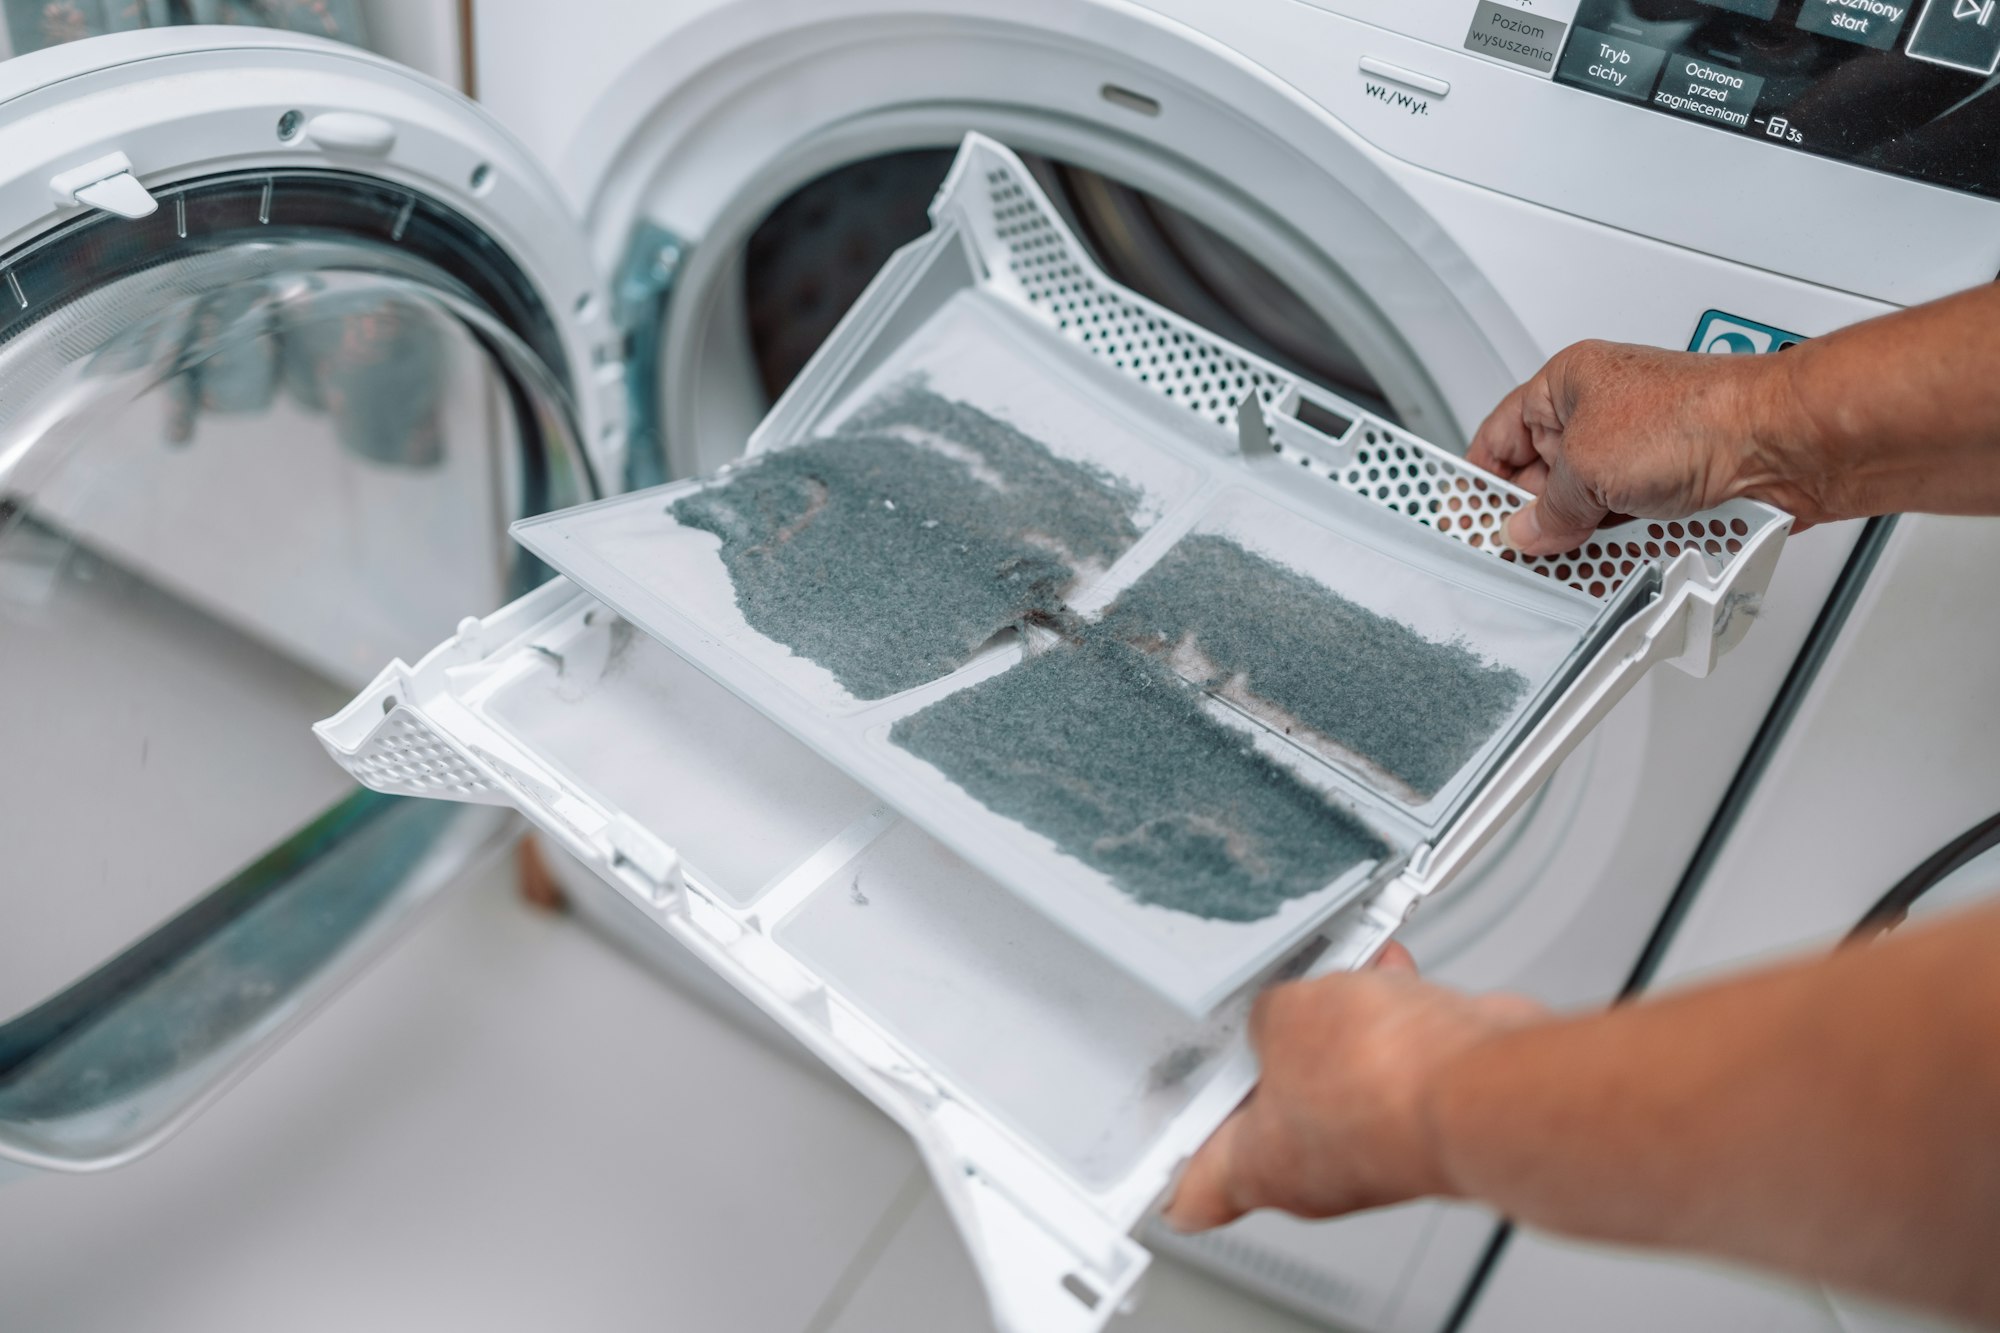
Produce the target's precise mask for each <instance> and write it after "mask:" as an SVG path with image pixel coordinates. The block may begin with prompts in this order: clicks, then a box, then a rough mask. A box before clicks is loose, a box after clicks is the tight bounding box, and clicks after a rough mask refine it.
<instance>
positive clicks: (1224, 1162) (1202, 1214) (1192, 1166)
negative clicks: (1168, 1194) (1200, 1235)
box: [1165, 1096, 1256, 1235]
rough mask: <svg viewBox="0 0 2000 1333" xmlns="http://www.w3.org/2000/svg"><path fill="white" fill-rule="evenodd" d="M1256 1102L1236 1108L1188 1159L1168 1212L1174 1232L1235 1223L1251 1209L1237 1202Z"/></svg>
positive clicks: (1252, 1100) (1185, 1231)
mask: <svg viewBox="0 0 2000 1333" xmlns="http://www.w3.org/2000/svg"><path fill="white" fill-rule="evenodd" d="M1255 1105H1256V1098H1255V1097H1254V1096H1253V1097H1252V1098H1251V1099H1250V1101H1248V1102H1245V1103H1244V1104H1243V1105H1242V1106H1239V1107H1237V1108H1236V1110H1235V1111H1234V1112H1233V1113H1232V1114H1231V1115H1230V1117H1229V1118H1228V1119H1227V1120H1225V1121H1223V1122H1222V1124H1221V1125H1220V1126H1219V1127H1217V1129H1216V1131H1215V1133H1214V1134H1212V1135H1210V1136H1209V1139H1208V1142H1206V1143H1204V1144H1202V1145H1201V1149H1200V1151H1198V1152H1196V1153H1195V1155H1194V1156H1193V1157H1192V1158H1191V1159H1189V1161H1188V1164H1187V1170H1185V1171H1183V1172H1182V1173H1181V1182H1180V1184H1179V1185H1178V1186H1177V1187H1176V1188H1175V1189H1174V1197H1173V1201H1172V1202H1171V1203H1169V1204H1168V1205H1167V1208H1166V1213H1165V1218H1166V1223H1167V1225H1168V1226H1170V1227H1172V1228H1173V1229H1174V1230H1175V1231H1178V1232H1180V1233H1182V1234H1183V1235H1186V1234H1188V1233H1191V1232H1195V1231H1207V1230H1209V1229H1210V1228H1211V1227H1219V1226H1222V1225H1224V1224H1226V1223H1229V1222H1234V1221H1235V1220H1236V1219H1237V1218H1239V1217H1241V1216H1243V1214H1244V1213H1246V1212H1248V1211H1250V1210H1249V1208H1247V1207H1245V1206H1244V1205H1243V1204H1242V1203H1240V1202H1238V1195H1239V1194H1240V1192H1241V1173H1242V1161H1241V1157H1242V1154H1243V1151H1244V1147H1245V1144H1246V1131H1247V1129H1248V1125H1247V1122H1248V1121H1249V1119H1250V1116H1251V1114H1252V1112H1251V1107H1253V1106H1255Z"/></svg>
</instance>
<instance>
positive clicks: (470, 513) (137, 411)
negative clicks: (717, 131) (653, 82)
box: [0, 28, 622, 1169]
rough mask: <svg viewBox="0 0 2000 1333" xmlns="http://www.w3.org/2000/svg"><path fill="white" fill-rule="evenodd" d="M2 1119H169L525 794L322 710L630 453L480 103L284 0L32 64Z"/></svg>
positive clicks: (20, 200)
mask: <svg viewBox="0 0 2000 1333" xmlns="http://www.w3.org/2000/svg"><path fill="white" fill-rule="evenodd" d="M0 162H4V163H5V164H6V167H5V171H4V179H0V682H4V685H5V689H4V690H0V736H4V737H5V746H6V750H7V759H8V762H7V764H6V766H5V771H4V776H0V811H4V816H3V817H0V823H4V826H5V828H6V830H7V838H6V851H5V855H6V862H5V868H4V869H0V884H4V885H5V889H4V892H0V1157H6V1158H12V1159H14V1160H16V1161H18V1162H24V1163H27V1164H30V1165H35V1166H42V1167H49V1168H59V1169H89V1168H93V1167H99V1166H106V1165H112V1164H115V1163H117V1162H119V1161H122V1160H124V1159H126V1158H129V1157H130V1156H132V1155H134V1154H136V1153H138V1152H140V1151H143V1150H144V1149H145V1148H147V1147H148V1146H150V1145H151V1144H153V1143H155V1142H157V1141H158V1140H159V1139H160V1138H162V1137H163V1136H164V1135H166V1134H167V1133H169V1132H171V1130H172V1129H173V1128H174V1127H175V1126H176V1125H177V1124H178V1123H179V1122H180V1121H182V1120H183V1119H184V1118H185V1117H186V1116H187V1115H189V1114H190V1113H192V1111H193V1110H194V1109H195V1108H196V1107H197V1106H198V1105H199V1104H200V1103H201V1102H202V1101H203V1100H204V1099H205V1098H207V1097H209V1096H211V1095H212V1094H213V1093H214V1092H215V1091H216V1090H218V1089H219V1088H220V1087H221V1086H223V1085H224V1084H225V1083H226V1082H227V1081H228V1080H229V1079H230V1078H231V1077H232V1076H234V1075H235V1074H237V1073H239V1072H241V1071H242V1070H243V1069H244V1068H245V1067H247V1065H248V1064H249V1063H250V1062H251V1061H253V1060H254V1059H255V1058H257V1057H258V1056H259V1055H260V1054H261V1053H263V1052H264V1051H265V1050H267V1049H268V1048H269V1047H270V1046H271V1045H272V1044H274V1043H275V1042H276V1041H278V1040H280V1039H281V1038H282V1037H283V1036H284V1034H285V1033H286V1032H287V1031H288V1030H289V1029H290V1028H291V1027H292V1026H293V1025H295V1024H296V1023H297V1022H298V1021H299V1020H301V1019H302V1018H303V1017H304V1016H305V1015H306V1014H307V1013H308V1012H309V1011H310V1010H311V1009H312V1008H313V1006H314V1005H316V1004H317V1003H319V1002H320V1001H321V1000H322V999H324V998H325V997H326V996H327V995H328V994H329V993H330V992H331V991H332V990H334V989H335V988H336V987H338V986H339V985H340V984H341V983H342V982H343V981H344V980H345V979H347V978H348V977H350V976H351V975H352V974H353V973H354V972H355V971H356V970H357V969H358V968H359V967H360V966H361V965H362V964H363V963H364V962H365V961H366V960H367V958H368V957H369V956H371V955H372V954H373V953H374V952H375V951H376V950H377V949H378V948H379V947H380V945H381V944H382V943H383V942H384V941H386V940H387V939H388V938H389V937H390V936H392V935H393V934H394V933H395V932H396V931H397V930H398V929H399V928H400V927H401V926H403V925H404V924H405V923H407V922H408V921H409V920H410V919H411V918H412V917H413V915H414V914H415V913H416V912H417V911H418V910H419V909H420V908H421V907H422V906H423V904H424V903H425V902H426V901H427V900H428V899H429V898H430V897H431V896H432V895H434V894H435V893H436V892H437V891H439V890H440V889H441V888H442V887H443V886H445V885H446V884H448V883H449V882H451V880H452V879H453V878H454V877H455V875H456V874H457V873H458V872H459V871H460V870H461V869H463V868H464V867H465V866H466V865H467V863H468V862H470V861H472V860H474V859H477V858H479V857H481V856H483V855H486V854H489V853H491V852H492V851H493V850H494V849H496V848H497V847H499V846H501V845H503V844H504V843H505V842H506V841H507V840H509V839H510V838H511V837H512V836H513V835H514V833H515V832H516V831H517V829H518V825H517V824H516V821H514V819H513V818H512V817H511V816H509V815H508V814H507V813H506V812H504V811H500V810H496V809H493V808H491V807H485V806H479V805H476V804H475V805H468V806H460V807H447V806H442V805H438V804H436V803H431V802H406V801H399V800H394V799H389V800H384V799H383V798H381V797H380V796H378V795H375V794H373V793H368V792H365V791H362V790H360V789H359V788H357V787H356V786H354V785H353V784H351V783H349V782H347V781H346V780H344V779H343V778H342V777H341V776H340V775H339V774H337V773H335V772H333V771H332V770H330V769H329V767H328V766H327V765H326V763H325V761H324V758H323V757H322V756H321V755H320V754H319V752H318V749H317V747H316V746H315V745H314V744H313V743H312V740H311V737H310V735H309V732H308V729H307V728H308V725H309V723H310V722H311V721H312V720H313V718H315V717H316V716H319V715H321V714H323V713H324V712H325V711H327V709H328V707H329V705H331V704H333V703H335V702H337V701H338V700H339V699H340V698H343V697H345V696H346V695H348V694H350V693H351V692H352V691H353V689H354V688H355V687H356V686H357V685H358V684H360V683H361V682H363V681H365V680H366V679H367V677H368V676H369V674H370V673H372V671H373V670H374V668H375V667H376V666H378V665H379V662H380V659H381V658H382V657H383V656H384V655H385V654H393V653H395V652H399V651H402V652H407V651H411V650H413V649H417V648H420V647H422V646H423V645H425V644H426V643H428V642H430V641H432V640H434V639H435V638H436V637H437V636H438V635H439V634H441V633H446V632H449V631H450V629H451V628H452V626H453V625H454V624H455V623H456V622H457V619H458V618H459V617H460V616H462V615H464V614H466V613H468V612H472V611H477V610H480V609H482V608H490V607H493V606H496V605H498V604H500V603H502V602H505V601H508V600H510V599H512V598H513V597H516V596H518V595H520V594H521V593H523V592H526V591H527V590H528V589H530V588H531V587H533V586H534V585H535V584H536V583H538V582H540V581H541V580H542V579H543V578H544V577H546V571H544V570H542V569H541V567H540V566H539V565H538V564H536V563H535V562H534V561H532V560H531V559H529V558H527V557H525V556H523V555H521V554H520V553H519V552H518V551H517V549H516V548H515V547H514V546H513V545H512V543H510V542H509V541H507V539H506V536H505V528H506V524H507V523H508V522H509V521H511V520H513V519H515V518H518V517H521V516H523V515H528V514H533V513H537V512H540V511H542V510H545V509H549V508H553V507H560V506H562V505H566V504H573V503H576V502H578V501H581V500H585V499H588V498H591V497H592V496H593V495H595V494H596V493H597V488H598V484H599V483H598V479H599V478H602V477H616V476H618V475H620V473H621V470H622V459H621V458H620V456H619V451H620V449H621V448H622V431H621V429H620V421H619V411H620V406H619V404H620V402H621V397H620V394H619V393H618V392H617V390H616V379H617V374H618V370H619V367H618V365H617V360H618V358H617V355H616V349H615V348H614V347H613V346H612V345H611V343H610V342H609V340H608V338H609V335H608V324H607V317H606V311H607V308H608V301H607V299H606V298H605V296H604V294H603V293H602V292H601V291H600V288H599V284H598V283H597V281H596V278H595V275H594V274H593V272H592V270H591V267H590V262H589V258H588V255H587V254H586V252H585V248H584V246H583V243H582V241H581V238H580V234H579V231H578V229H577V227H576V225H575V223H574V222H573V221H572V220H571V218H570V217H569V215H568V214H567V212H566V211H565V209H564V208H563V207H562V205H561V203H560V201H559V200H558V198H557V195H556V193H555V190H554V189H553V187H552V186H551V185H550V184H549V183H548V182H547V181H546V180H545V179H544V177H543V176H542V175H541V174H540V173H539V171H538V170H537V168H536V167H535V166H534V165H533V163H532V161H531V160H530V159H529V158H528V157H527V156H526V155H525V153H524V152H523V151H522V150H521V149H520V148H519V147H518V145H516V144H515V143H514V142H513V141H512V140H511V139H509V138H508V137H507V136H506V135H505V134H504V133H503V132H502V131H500V130H499V129H498V128H497V127H496V126H495V125H494V124H493V123H492V122H491V121H490V120H489V119H488V118H487V117H485V116H484V115H483V113H481V112H480V111H479V110H478V109H477V108H476V107H474V106H473V105H472V104H470V103H469V102H467V101H466V100H465V99H464V98H462V97H460V96H459V95H458V94H456V93H455V92H453V91H451V90H449V89H447V88H444V87H443V86H441V85H437V84H434V83H432V82H430V81H429V80H427V79H424V78H422V77H421V76H418V75H416V74H414V73H412V72H411V71H409V70H406V69H403V68H401V67H399V66H396V65H394V64H391V63H389V62H387V61H383V60H380V59H377V58H375V57H372V56H369V55H367V54H365V53H363V52H359V51H356V50H353V49H351V48H347V47H342V46H337V45H335V44H332V43H328V42H321V41H316V40H312V39H307V38H300V37H294V36H288V35H284V34H277V33H270V32H265V31H261V30H253V29H244V28H210V29H199V28H181V29H173V30H164V31H154V32H144V33H134V34H126V35H121V36H115V37H106V38H100V39H96V40H92V41H88V42H81V43H77V44H73V45H70V46H65V47H60V48H56V49H52V50H48V51H43V52H38V53H35V54H33V55H28V56H24V57H21V58H18V59H15V60H12V61H9V62H7V63H6V64H5V65H0Z"/></svg>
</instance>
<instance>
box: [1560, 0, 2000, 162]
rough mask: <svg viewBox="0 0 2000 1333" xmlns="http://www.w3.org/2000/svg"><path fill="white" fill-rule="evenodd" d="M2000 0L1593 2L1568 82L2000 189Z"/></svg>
mask: <svg viewBox="0 0 2000 1333" xmlns="http://www.w3.org/2000/svg"><path fill="white" fill-rule="evenodd" d="M1996 71H2000V0H1583V3H1582V4H1581V5H1580V6H1579V7H1578V9H1577V13H1576V19H1575V22H1574V24H1573V25H1572V27H1571V29H1570V32H1569V38H1568V41H1567V43H1566V44H1565V45H1564V47H1563V49H1562V56H1561V58H1560V59H1559V60H1558V61H1557V62H1556V68H1555V77H1556V81H1557V82H1559V83H1565V84H1569V85H1571V86H1573V87H1577V88H1584V89H1588V90H1589V91H1591V92H1595V93H1601V94H1603V95H1604V96H1606V97H1616V98H1622V99H1624V100H1627V101H1630V102H1633V103H1634V104H1637V105H1641V106H1646V107H1650V108H1652V109H1653V110H1655V111H1659V112H1662V113H1664V114H1667V115H1675V116H1683V117H1686V118H1688V119H1691V120H1698V121H1701V122H1702V123H1703V124H1707V125H1712V126H1714V127H1716V128H1717V129H1720V130H1725V131H1727V132H1730V133H1733V134H1746V135H1751V136H1754V137H1757V138H1761V139H1763V140H1765V141H1767V142H1770V143H1773V144H1778V145H1782V146H1783V147H1786V148H1789V149H1794V150H1798V151H1802V152H1807V153H1817V154H1820V155H1822V156H1825V157H1834V158H1839V159H1840V160H1842V161H1844V162H1853V163H1856V164H1859V165H1861V166H1865V167H1872V168H1874V169H1876V170H1879V171H1888V172H1893V173H1895V174H1896V175H1899V176H1911V177H1914V178H1916V179H1917V180H1922V181H1928V182H1930V183H1932V184H1934V185H1942V186H1947V187H1949V188H1951V189H1954V190H1966V191H1970V192H1972V193H1974V194H1982V195H1986V196H1989V197H1992V198H2000V95H1996V90H2000V77H1996Z"/></svg>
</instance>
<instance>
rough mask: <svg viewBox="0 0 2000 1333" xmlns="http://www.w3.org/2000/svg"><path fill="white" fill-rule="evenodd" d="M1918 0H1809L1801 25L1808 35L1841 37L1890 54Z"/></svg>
mask: <svg viewBox="0 0 2000 1333" xmlns="http://www.w3.org/2000/svg"><path fill="white" fill-rule="evenodd" d="M1915 3H1916V0H1806V4H1805V8H1804V9H1801V10H1800V11H1799V26H1800V27H1801V28H1804V29H1805V30H1806V31H1807V32H1816V33H1820V34H1821V35H1823V36H1827V37H1838V38H1840V40H1842V41H1843V42H1856V43H1859V44H1860V45H1862V46H1872V47H1874V48H1875V49H1876V50H1877V51H1886V50H1888V49H1889V48H1890V47H1892V46H1894V45H1895V44H1896V38H1897V37H1899V36H1901V35H1902V31H1903V20H1904V19H1906V18H1908V17H1909V16H1910V6H1911V5H1913V4H1915Z"/></svg>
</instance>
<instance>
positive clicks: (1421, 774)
mask: <svg viewBox="0 0 2000 1333" xmlns="http://www.w3.org/2000/svg"><path fill="white" fill-rule="evenodd" d="M1103 624H1104V627H1105V628H1106V629H1107V630H1109V631H1110V632H1111V633H1114V634H1116V635H1118V636H1119V637H1121V638H1123V639H1125V640H1127V641H1128V642H1131V643H1134V644H1137V645H1139V646H1141V647H1144V648H1146V649H1148V650H1149V651H1154V652H1158V653H1162V654H1164V655H1166V656H1168V658H1169V660H1171V661H1173V662H1174V663H1175V664H1176V666H1177V667H1179V668H1180V669H1182V670H1183V671H1184V672H1186V671H1187V669H1188V667H1189V665H1190V664H1193V665H1195V666H1196V667H1197V668H1198V674H1199V675H1200V676H1201V677H1203V678H1202V679H1200V680H1199V681H1198V683H1200V684H1202V685H1203V686H1205V687H1206V688H1210V689H1215V690H1217V692H1218V693H1221V694H1223V695H1224V697H1229V698H1237V699H1239V700H1241V701H1244V702H1250V703H1252V704H1253V705H1254V704H1256V703H1263V704H1268V705H1274V706H1275V708H1276V709H1277V710H1280V711H1281V712H1282V713H1283V714H1284V715H1286V716H1288V717H1289V718H1291V719H1296V722H1297V723H1298V724H1301V725H1303V726H1304V727H1306V728H1309V729H1310V730H1311V731H1312V732H1316V733H1318V734H1319V735H1321V736H1324V737H1326V738H1327V739H1329V740H1331V741H1333V742H1334V744H1335V745H1337V746H1339V747H1341V748H1344V749H1345V750H1347V751H1350V752H1352V753H1353V754H1356V755H1359V756H1360V757H1361V758H1362V759H1364V760H1366V761H1368V762H1369V763H1371V764H1374V765H1377V766H1379V767H1380V768H1381V769H1382V770H1383V771H1384V772H1386V773H1388V774H1389V775H1390V776H1391V777H1393V778H1395V779H1396V780H1397V781H1399V782H1402V783H1405V784H1407V785H1408V787H1409V788H1410V789H1411V791H1412V792H1414V793H1415V794H1416V795H1417V796H1418V797H1420V798H1423V799H1428V798H1429V797H1431V796H1434V795H1436V794H1437V791H1438V789H1439V788H1441V787H1443V786H1444V784H1445V783H1446V782H1449V781H1450V780H1451V778H1452V776H1453V775H1454V774H1456V773H1457V772H1458V771H1459V769H1461V768H1463V767H1464V766H1465V764H1466V762H1467V761H1468V760H1470V759H1471V758H1472V756H1473V755H1474V754H1475V753H1477V752H1478V750H1479V747H1480V746H1482V745H1484V744H1485V743H1486V741H1487V740H1488V739H1489V738H1490V737H1492V735H1493V734H1494V733H1495V732H1496V731H1498V730H1499V729H1500V726H1501V724H1502V723H1503V722H1505V721H1506V719H1507V717H1508V715H1509V714H1510V713H1511V712H1512V711H1513V709H1514V707H1515V705H1516V704H1518V703H1519V702H1520V700H1521V697H1522V696H1523V695H1524V694H1525V693H1526V692H1527V689H1528V680H1527V678H1526V677H1525V676H1523V675H1522V674H1521V673H1520V672H1518V671H1515V670H1513V669H1512V668H1511V667H1505V666H1500V665H1497V664H1495V663H1492V662H1488V661H1485V660H1484V659H1482V658H1481V657H1480V656H1479V655H1478V654H1477V653H1475V652H1474V651H1473V650H1472V649H1471V648H1469V647H1467V646H1466V645H1465V644H1464V643H1463V642H1459V641H1453V642H1449V643H1434V642H1432V641H1431V640H1429V639H1426V638H1424V637H1423V636H1422V635H1421V634H1418V633H1417V632H1416V631H1415V630H1413V629H1411V628H1410V627H1409V626H1407V625H1404V624H1402V623H1400V622H1398V621H1395V620H1392V619H1390V618H1389V617H1387V616H1382V615H1377V614H1376V613H1375V612H1373V611H1369V610H1367V609H1366V608H1364V607H1360V606H1357V605H1355V604H1354V603H1353V602H1350V601H1348V600H1347V599H1346V598H1344V597H1342V596H1340V595H1339V594H1337V593H1335V592H1334V591H1332V590H1331V589H1330V588H1328V587H1326V586H1325V585H1324V584H1322V583H1320V582H1318V581H1316V580H1314V579H1311V578H1308V577H1306V576H1305V575H1303V574H1300V573H1298V572H1297V571H1295V570H1292V569H1288V568H1286V567H1285V566H1284V565H1281V564H1278V563H1276V562H1275V561H1272V560H1268V559H1266V558H1264V557H1263V556H1261V555H1257V554H1254V553H1253V552H1250V551H1247V550H1245V549H1244V548H1243V547H1242V546H1240V545H1238V544H1237V543H1235V542H1233V541H1230V540H1229V539H1228V538H1226V537H1219V536H1214V535H1211V534H1204V533H1197V534H1194V535H1191V536H1188V537H1185V538H1183V539H1182V540H1181V541H1180V542H1178V543H1176V544H1175V546H1174V547H1173V549H1172V550H1171V551H1169V552H1168V553H1167V554H1166V556H1165V557H1163V558H1162V559H1161V560H1160V562H1159V563H1158V564H1156V565H1154V566H1153V567H1152V568H1151V569H1149V570H1147V571H1146V573H1145V575H1144V577H1142V578H1140V579H1139V580H1138V581H1137V582H1136V583H1134V584H1133V585H1132V586H1131V587H1130V588H1128V589H1127V590H1126V591H1125V592H1124V593H1123V594H1122V595H1121V596H1120V597H1119V598H1118V600H1117V602H1116V603H1115V604H1114V605H1113V606H1112V607H1111V609H1110V610H1109V611H1108V612H1106V613H1105V616H1104V620H1103ZM1251 711H1252V712H1253V713H1256V714H1257V715H1259V716H1260V717H1263V718H1264V719H1265V720H1267V721H1268V720H1271V710H1270V709H1269V708H1258V707H1254V706H1253V707H1252V709H1251Z"/></svg>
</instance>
